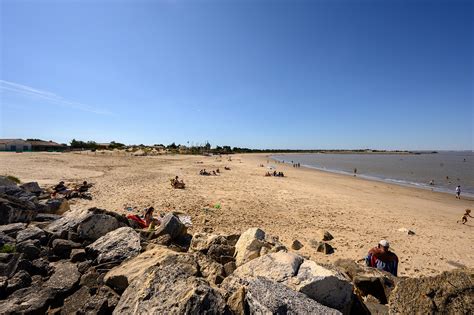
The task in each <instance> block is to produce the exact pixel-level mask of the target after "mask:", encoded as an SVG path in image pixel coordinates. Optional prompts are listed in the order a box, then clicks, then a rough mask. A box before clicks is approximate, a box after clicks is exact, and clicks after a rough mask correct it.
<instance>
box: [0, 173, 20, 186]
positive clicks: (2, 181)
mask: <svg viewBox="0 0 474 315" xmlns="http://www.w3.org/2000/svg"><path fill="white" fill-rule="evenodd" d="M16 185H17V184H16V182H14V181H13V180H11V179H10V178H8V177H7V176H0V186H15V187H16Z"/></svg>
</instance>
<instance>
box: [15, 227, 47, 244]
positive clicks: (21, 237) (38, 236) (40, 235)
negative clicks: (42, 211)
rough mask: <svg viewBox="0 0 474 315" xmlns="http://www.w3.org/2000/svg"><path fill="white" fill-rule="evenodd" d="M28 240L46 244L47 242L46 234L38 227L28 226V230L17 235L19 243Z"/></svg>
mask: <svg viewBox="0 0 474 315" xmlns="http://www.w3.org/2000/svg"><path fill="white" fill-rule="evenodd" d="M27 240H39V241H40V242H44V241H45V240H46V233H45V232H44V231H43V230H42V229H40V228H38V227H36V226H28V227H27V228H25V229H23V230H20V231H19V232H18V233H17V235H16V241H17V243H21V242H24V241H27Z"/></svg>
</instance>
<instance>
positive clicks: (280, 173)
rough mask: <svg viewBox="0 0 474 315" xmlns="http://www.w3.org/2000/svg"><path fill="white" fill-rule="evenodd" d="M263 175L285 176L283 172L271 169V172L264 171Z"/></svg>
mask: <svg viewBox="0 0 474 315" xmlns="http://www.w3.org/2000/svg"><path fill="white" fill-rule="evenodd" d="M265 176H275V177H285V174H283V172H277V171H273V173H271V172H266V173H265Z"/></svg>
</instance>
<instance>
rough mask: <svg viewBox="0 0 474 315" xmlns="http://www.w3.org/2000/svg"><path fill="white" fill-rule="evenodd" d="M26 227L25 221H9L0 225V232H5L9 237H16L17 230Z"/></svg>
mask: <svg viewBox="0 0 474 315" xmlns="http://www.w3.org/2000/svg"><path fill="white" fill-rule="evenodd" d="M25 228H26V223H11V224H6V225H0V233H5V234H6V235H8V236H10V237H14V238H16V235H17V233H18V232H19V231H21V230H23V229H25Z"/></svg>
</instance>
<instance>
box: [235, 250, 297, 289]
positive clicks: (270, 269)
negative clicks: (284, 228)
mask: <svg viewBox="0 0 474 315" xmlns="http://www.w3.org/2000/svg"><path fill="white" fill-rule="evenodd" d="M302 263H303V257H301V256H298V255H296V254H293V253H285V252H278V253H272V254H268V255H265V256H261V257H259V258H256V259H254V260H251V261H249V262H248V263H246V264H243V265H241V266H240V267H238V268H237V269H236V270H235V271H234V275H235V276H238V277H241V278H249V277H257V276H259V277H265V278H268V279H271V280H273V281H277V282H284V281H287V280H288V279H290V278H291V277H294V276H295V275H296V274H297V272H298V269H299V268H300V265H301V264H302Z"/></svg>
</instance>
